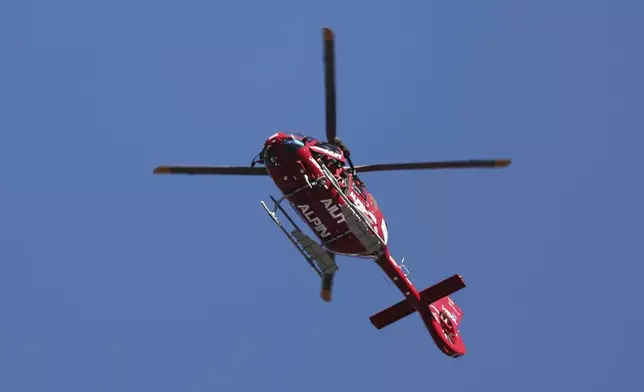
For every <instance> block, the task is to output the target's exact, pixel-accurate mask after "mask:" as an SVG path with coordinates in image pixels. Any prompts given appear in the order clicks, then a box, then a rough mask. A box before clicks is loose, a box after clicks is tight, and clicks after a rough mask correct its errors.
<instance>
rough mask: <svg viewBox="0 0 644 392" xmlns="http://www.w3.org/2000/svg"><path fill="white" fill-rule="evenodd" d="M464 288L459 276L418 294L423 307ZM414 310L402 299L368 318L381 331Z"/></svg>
mask: <svg viewBox="0 0 644 392" xmlns="http://www.w3.org/2000/svg"><path fill="white" fill-rule="evenodd" d="M463 288H465V282H464V281H463V278H462V277H461V276H460V275H453V276H451V277H449V278H447V279H445V280H443V281H441V282H439V283H437V284H435V285H433V286H431V287H429V288H427V289H425V290H423V291H421V292H420V298H421V301H422V303H423V305H424V306H428V305H429V304H431V303H433V302H436V301H438V300H439V299H441V298H444V297H447V296H448V295H450V294H453V293H455V292H457V291H458V290H461V289H463ZM415 311H416V308H415V307H414V305H413V304H412V303H411V302H410V301H408V300H407V299H404V300H402V301H400V302H398V303H397V304H395V305H393V306H390V307H388V308H387V309H385V310H382V311H380V312H378V313H376V314H374V315H373V316H371V317H369V320H370V321H371V324H373V326H374V327H376V328H377V329H382V328H384V327H386V326H388V325H390V324H393V323H395V322H396V321H398V320H400V319H402V318H405V317H407V316H409V315H410V314H412V313H414V312H415Z"/></svg>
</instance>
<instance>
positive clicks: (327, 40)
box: [322, 27, 337, 143]
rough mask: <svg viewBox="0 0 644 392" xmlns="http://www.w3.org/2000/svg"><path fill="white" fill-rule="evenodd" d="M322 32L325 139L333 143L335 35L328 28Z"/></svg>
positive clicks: (334, 122)
mask: <svg viewBox="0 0 644 392" xmlns="http://www.w3.org/2000/svg"><path fill="white" fill-rule="evenodd" d="M322 31H323V34H324V95H325V109H326V113H325V114H326V139H327V141H328V142H329V143H334V139H335V135H336V133H337V131H336V120H337V114H336V110H335V35H334V33H333V30H331V29H329V28H326V27H325V28H324V29H322Z"/></svg>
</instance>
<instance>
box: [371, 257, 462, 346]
mask: <svg viewBox="0 0 644 392" xmlns="http://www.w3.org/2000/svg"><path fill="white" fill-rule="evenodd" d="M377 263H378V265H379V266H380V267H381V268H382V269H383V271H384V272H385V273H386V274H387V275H388V276H389V278H390V279H391V280H392V281H393V283H394V284H395V285H396V286H397V287H398V289H399V290H400V291H401V292H402V293H403V295H404V296H405V299H404V300H402V301H400V302H398V303H397V304H395V305H392V306H390V307H388V308H387V309H384V310H382V311H380V312H378V313H376V314H374V315H373V316H371V317H370V318H369V320H370V321H371V323H372V324H373V326H374V327H376V328H377V329H382V328H384V327H386V326H388V325H391V324H393V323H395V322H396V321H398V320H400V319H402V318H404V317H407V316H409V315H410V314H412V313H415V312H418V314H419V315H420V317H421V318H422V320H423V323H424V324H425V326H426V327H427V330H428V331H429V333H430V335H431V336H432V339H433V340H434V343H435V344H436V345H437V346H438V348H439V349H440V350H441V351H442V352H443V353H444V354H446V355H448V356H450V357H454V358H455V357H458V356H461V355H464V354H465V351H466V350H465V345H464V343H463V341H462V339H461V337H460V336H459V334H458V325H459V323H460V321H461V318H462V317H463V312H462V311H461V309H460V308H459V307H458V305H456V303H455V302H454V301H453V300H452V299H451V298H449V295H450V294H453V293H454V292H456V291H458V290H461V289H463V288H465V282H464V281H463V278H462V277H461V276H460V275H453V276H451V277H449V278H447V279H445V280H443V281H441V282H439V283H437V284H435V285H433V286H431V287H429V288H427V289H425V290H423V291H421V292H418V291H417V290H416V289H415V287H414V285H413V284H412V283H411V281H409V279H407V277H406V276H405V274H404V273H403V272H402V270H401V269H400V268H399V267H398V264H397V263H396V261H395V260H394V259H393V258H392V257H391V255H390V254H389V252H385V254H384V255H383V256H381V257H380V258H379V259H378V260H377Z"/></svg>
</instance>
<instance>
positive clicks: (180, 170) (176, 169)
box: [154, 165, 268, 176]
mask: <svg viewBox="0 0 644 392" xmlns="http://www.w3.org/2000/svg"><path fill="white" fill-rule="evenodd" d="M154 174H223V175H239V176H265V175H268V172H267V171H266V168H264V167H248V166H186V165H173V166H159V167H157V168H155V169H154Z"/></svg>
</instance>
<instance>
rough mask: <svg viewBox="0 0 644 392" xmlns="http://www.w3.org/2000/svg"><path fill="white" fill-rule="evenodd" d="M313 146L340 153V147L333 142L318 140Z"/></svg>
mask: <svg viewBox="0 0 644 392" xmlns="http://www.w3.org/2000/svg"><path fill="white" fill-rule="evenodd" d="M315 146H316V147H320V148H324V149H325V150H328V151H331V152H333V153H336V154H340V155H342V150H340V147H338V146H336V145H335V144H331V143H326V142H319V143H318V144H316V145H315Z"/></svg>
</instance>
